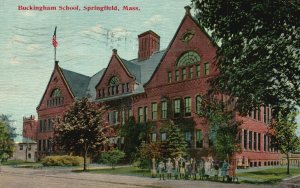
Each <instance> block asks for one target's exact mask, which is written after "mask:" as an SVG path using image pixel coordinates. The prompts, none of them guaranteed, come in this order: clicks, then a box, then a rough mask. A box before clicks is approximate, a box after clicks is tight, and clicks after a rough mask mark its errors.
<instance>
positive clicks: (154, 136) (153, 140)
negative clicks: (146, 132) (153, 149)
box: [151, 133, 156, 142]
mask: <svg viewBox="0 0 300 188" xmlns="http://www.w3.org/2000/svg"><path fill="white" fill-rule="evenodd" d="M151 141H152V142H156V133H152V134H151Z"/></svg>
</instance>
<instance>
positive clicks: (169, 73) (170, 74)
mask: <svg viewBox="0 0 300 188" xmlns="http://www.w3.org/2000/svg"><path fill="white" fill-rule="evenodd" d="M171 82H172V72H168V83H171Z"/></svg>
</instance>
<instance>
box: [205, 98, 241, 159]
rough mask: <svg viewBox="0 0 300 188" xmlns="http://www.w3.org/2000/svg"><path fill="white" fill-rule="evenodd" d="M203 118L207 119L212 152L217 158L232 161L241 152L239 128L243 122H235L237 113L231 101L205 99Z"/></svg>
mask: <svg viewBox="0 0 300 188" xmlns="http://www.w3.org/2000/svg"><path fill="white" fill-rule="evenodd" d="M203 101H205V102H204V103H205V105H204V106H203V111H202V114H201V115H202V116H204V117H205V119H206V120H207V122H208V124H209V125H210V126H209V127H210V129H209V139H210V140H211V141H212V144H213V146H212V150H213V152H215V155H216V156H217V157H220V158H222V159H227V160H230V158H231V156H232V155H233V154H234V153H235V152H238V151H239V150H240V141H239V139H238V128H239V125H240V124H241V122H238V121H236V120H235V115H236V114H235V111H233V110H232V109H233V108H232V105H230V104H231V103H230V101H225V102H220V101H219V100H218V99H212V98H208V97H204V100H203Z"/></svg>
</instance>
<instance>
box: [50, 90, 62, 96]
mask: <svg viewBox="0 0 300 188" xmlns="http://www.w3.org/2000/svg"><path fill="white" fill-rule="evenodd" d="M50 97H61V90H60V89H59V88H56V89H54V90H53V91H52V92H51V95H50Z"/></svg>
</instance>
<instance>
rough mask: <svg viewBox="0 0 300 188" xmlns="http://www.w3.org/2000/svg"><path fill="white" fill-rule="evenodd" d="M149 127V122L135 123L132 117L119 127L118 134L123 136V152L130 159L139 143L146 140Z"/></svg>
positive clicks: (135, 152)
mask: <svg viewBox="0 0 300 188" xmlns="http://www.w3.org/2000/svg"><path fill="white" fill-rule="evenodd" d="M150 128H151V124H150V123H148V122H147V123H139V124H137V123H136V122H135V121H134V118H133V117H130V118H129V120H128V122H127V123H126V124H125V125H123V126H122V127H121V130H120V135H121V136H122V137H124V152H125V154H126V156H127V158H128V159H129V160H130V161H132V160H133V159H134V156H135V155H136V154H137V152H138V151H137V150H138V148H139V146H140V145H141V143H142V142H143V141H144V142H146V141H148V138H147V137H148V135H149V131H150Z"/></svg>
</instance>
